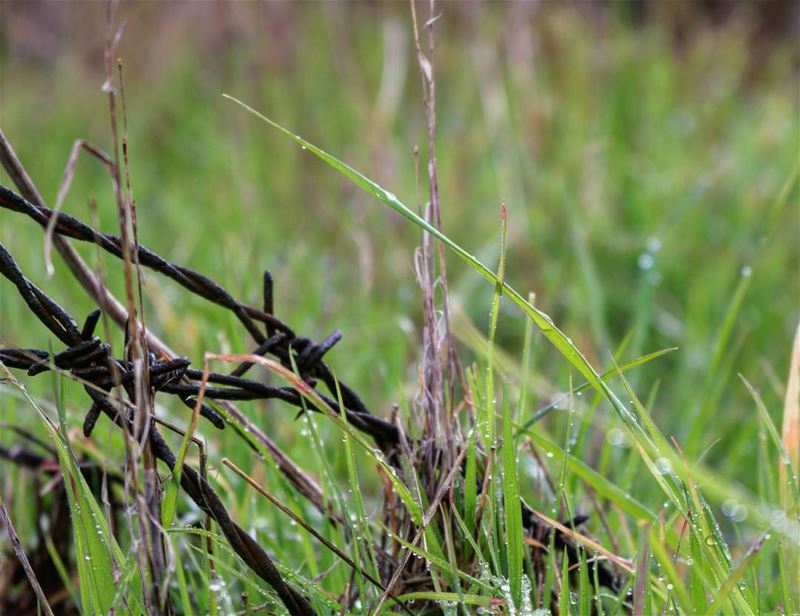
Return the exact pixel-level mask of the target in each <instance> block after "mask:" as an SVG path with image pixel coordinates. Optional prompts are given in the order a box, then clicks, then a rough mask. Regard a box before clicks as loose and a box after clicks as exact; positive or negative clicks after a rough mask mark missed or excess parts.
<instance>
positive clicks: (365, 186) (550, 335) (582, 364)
mask: <svg viewBox="0 0 800 616" xmlns="http://www.w3.org/2000/svg"><path fill="white" fill-rule="evenodd" d="M223 96H224V97H225V98H227V99H229V100H231V101H233V102H234V103H236V104H237V105H239V106H240V107H242V108H243V109H245V110H246V111H248V112H249V113H251V114H252V115H254V116H255V117H257V118H259V119H260V120H262V121H263V122H265V123H267V124H268V125H269V126H271V127H272V128H274V129H275V130H277V131H278V132H280V133H281V134H283V135H284V136H286V137H288V138H289V139H291V140H292V141H294V142H295V143H296V144H298V145H299V146H300V147H301V148H303V149H305V150H308V151H309V152H311V153H312V154H314V155H315V156H317V157H318V158H320V159H321V160H322V161H324V162H325V163H327V164H328V165H330V166H331V167H332V168H334V169H336V170H337V171H338V172H339V173H341V174H342V175H344V176H345V177H347V178H348V179H350V180H351V181H352V182H353V183H354V184H356V186H358V187H359V188H361V189H362V190H364V191H365V192H367V193H368V194H370V195H372V196H373V197H375V198H377V199H378V200H380V201H381V202H383V203H384V204H386V205H387V206H389V207H390V208H392V209H393V210H395V211H396V212H398V213H399V214H400V215H401V216H403V217H404V218H406V219H407V220H409V221H411V222H413V223H414V224H416V225H417V226H418V227H420V228H422V229H424V230H425V231H427V232H428V233H430V234H431V235H433V236H434V237H435V238H436V239H438V240H440V241H441V242H442V243H444V245H445V246H447V247H448V248H449V249H450V250H452V251H453V252H454V253H455V254H456V255H457V256H458V257H459V258H461V259H462V260H463V261H465V262H466V263H467V264H468V265H469V266H470V267H471V268H472V269H474V270H475V271H476V272H477V273H479V274H480V275H481V276H483V277H484V278H485V279H486V280H488V281H489V282H490V283H492V284H493V285H498V286H499V287H500V289H501V290H502V292H503V294H504V295H506V296H507V297H508V298H509V299H511V301H513V302H514V303H515V304H516V305H517V306H518V307H519V308H520V309H521V310H522V311H523V312H524V313H525V314H526V315H527V316H528V317H529V318H530V319H531V320H532V321H533V322H534V324H535V325H536V326H537V328H538V329H539V331H540V332H541V333H542V334H543V335H544V336H545V338H547V339H548V340H549V341H550V343H551V344H552V345H553V346H554V347H555V348H556V349H557V350H558V351H559V352H560V353H561V354H562V355H563V356H564V358H566V359H567V361H569V362H570V363H571V364H572V365H573V366H574V367H575V368H576V369H577V370H578V371H579V372H580V373H581V374H582V375H583V376H584V377H585V378H586V379H587V380H588V381H589V382H590V383H591V384H592V386H594V387H595V388H596V389H597V390H598V391H601V392H603V393H604V394H605V395H606V397H607V398H608V399H609V401H610V402H611V404H612V406H613V407H614V409H615V410H616V411H617V412H618V413H619V414H620V416H621V418H622V420H623V422H625V423H626V425H628V424H631V423H632V422H633V423H634V424H635V418H634V416H633V415H632V414H631V413H630V411H628V409H627V408H626V407H625V405H623V404H622V402H621V401H620V400H619V399H618V398H617V397H616V395H615V394H614V393H613V392H612V391H611V390H610V389H609V388H608V387H607V386H606V385H605V384H604V383H603V382H602V380H601V379H600V378H599V375H598V374H597V372H596V371H595V370H594V368H592V366H591V364H590V363H589V361H588V360H587V359H586V357H585V356H584V355H583V353H581V351H580V350H579V349H578V347H576V346H575V344H574V343H573V342H572V340H570V339H569V338H568V337H567V336H566V335H565V334H564V333H563V332H562V331H561V330H560V329H558V327H556V325H555V324H554V323H553V320H552V319H551V318H550V317H549V316H548V315H546V314H545V313H544V312H542V311H541V310H539V309H538V308H535V307H534V306H532V305H531V304H529V303H528V302H527V301H526V300H525V299H524V298H523V297H522V296H521V295H520V294H519V293H518V292H517V291H515V290H514V289H513V288H512V287H510V286H509V285H508V284H506V283H505V282H502V281H501V280H500V279H499V278H498V276H497V274H495V273H494V272H492V271H491V270H490V269H489V268H488V267H486V266H485V265H484V264H483V263H481V262H480V261H479V260H478V259H477V258H476V257H475V256H473V255H472V254H470V253H469V252H467V251H466V250H465V249H464V248H462V247H461V246H460V245H459V244H457V243H456V242H454V241H453V240H451V239H450V238H449V237H448V236H447V235H445V234H444V233H442V232H441V231H439V230H438V229H436V228H435V227H434V226H432V225H431V224H430V223H428V222H427V221H426V220H425V219H424V218H422V217H421V216H420V215H419V214H417V213H415V212H414V211H412V210H411V209H410V208H408V206H406V205H405V204H403V203H402V202H401V201H400V200H399V199H398V198H397V196H396V195H395V194H394V193H391V192H389V191H388V190H386V189H384V188H382V187H381V186H380V185H378V184H376V183H375V182H373V181H372V180H370V179H369V178H367V177H366V176H365V175H363V174H362V173H360V172H358V171H356V170H355V169H353V168H352V167H350V166H349V165H347V164H345V163H344V162H342V161H340V160H339V159H338V158H336V157H334V156H331V155H330V154H328V153H327V152H325V151H324V150H322V149H321V148H319V147H317V146H315V145H314V144H312V143H310V142H308V141H306V140H305V139H303V138H302V137H300V136H298V135H295V134H294V133H292V132H291V131H289V130H287V129H286V128H284V127H283V126H281V125H280V124H278V123H276V122H274V121H273V120H270V119H269V118H268V117H266V116H265V115H263V114H261V113H259V112H258V111H256V110H255V109H253V108H252V107H250V106H249V105H247V104H246V103H244V102H242V101H240V100H238V99H236V98H234V97H232V96H230V95H228V94H223Z"/></svg>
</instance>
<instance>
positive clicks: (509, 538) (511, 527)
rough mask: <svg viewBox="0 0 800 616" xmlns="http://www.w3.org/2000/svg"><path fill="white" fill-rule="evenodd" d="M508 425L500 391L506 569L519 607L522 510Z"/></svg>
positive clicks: (505, 398)
mask: <svg viewBox="0 0 800 616" xmlns="http://www.w3.org/2000/svg"><path fill="white" fill-rule="evenodd" d="M514 443H515V440H514V432H513V429H512V425H511V402H510V400H509V399H508V391H507V390H505V389H504V391H503V511H504V513H505V533H504V537H505V539H506V565H507V568H508V581H509V585H510V586H511V597H512V599H513V601H514V605H515V606H516V607H517V609H519V608H520V606H521V605H522V545H523V544H522V506H521V505H520V499H519V482H518V480H517V448H516V447H515V445H514Z"/></svg>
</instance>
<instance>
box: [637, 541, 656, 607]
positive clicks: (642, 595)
mask: <svg viewBox="0 0 800 616" xmlns="http://www.w3.org/2000/svg"><path fill="white" fill-rule="evenodd" d="M649 547H650V546H649V544H648V541H647V528H645V527H644V526H643V527H642V528H641V529H639V549H638V554H637V555H636V582H635V583H634V586H633V616H650V614H651V611H652V602H651V600H650V550H649Z"/></svg>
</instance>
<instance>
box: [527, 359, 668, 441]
mask: <svg viewBox="0 0 800 616" xmlns="http://www.w3.org/2000/svg"><path fill="white" fill-rule="evenodd" d="M677 350H678V347H669V348H666V349H661V350H660V351H655V352H653V353H648V354H647V355H642V356H641V357H637V358H636V359H634V360H633V361H629V362H628V363H626V364H623V365H621V366H619V368H616V367H614V368H611V369H610V370H607V371H606V372H604V373H602V374H601V375H600V379H601V380H603V381H607V380H609V379H610V378H611V377H612V376H617V375H618V374H619V373H620V372H623V373H624V372H626V371H628V370H631V369H632V368H638V367H639V366H643V365H644V364H646V363H648V362H650V361H653V360H654V359H657V358H659V357H661V356H662V355H666V354H667V353H672V352H673V351H677ZM591 385H592V384H591V383H589V382H588V381H587V382H584V383H581V384H580V385H578V386H577V387H576V388H575V389H573V390H572V392H571V393H574V394H579V393H581V392H583V391H585V390H586V389H589V387H591ZM569 395H570V392H567V393H566V394H564V395H563V396H561V397H560V398H558V399H557V400H554V401H553V402H551V403H550V404H548V405H547V406H546V407H544V408H543V409H541V410H539V411H537V412H536V413H535V414H534V415H533V417H531V418H530V419H528V420H526V421H525V423H523V424H522V426H521V427H520V428H519V429H520V430H522V429H525V428H529V427H530V426H532V425H533V424H535V423H536V422H537V421H539V420H540V419H542V418H543V417H544V416H545V415H547V414H548V413H549V412H550V411H552V410H553V409H555V408H557V407H558V405H559V404H561V403H562V402H564V401H566V400H567V398H569Z"/></svg>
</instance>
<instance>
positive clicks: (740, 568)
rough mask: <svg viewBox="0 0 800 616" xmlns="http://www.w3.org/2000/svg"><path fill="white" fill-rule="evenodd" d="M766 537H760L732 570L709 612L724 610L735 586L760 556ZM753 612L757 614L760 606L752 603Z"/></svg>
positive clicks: (714, 612)
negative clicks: (724, 605)
mask: <svg viewBox="0 0 800 616" xmlns="http://www.w3.org/2000/svg"><path fill="white" fill-rule="evenodd" d="M765 540H766V539H765V537H762V538H761V539H759V540H758V541H757V542H756V543H755V545H754V546H753V547H752V548H751V549H750V551H749V552H748V553H747V556H745V558H744V559H743V560H742V562H740V563H739V564H738V565H737V566H736V568H735V569H734V570H733V571H732V572H731V574H730V576H729V577H728V579H726V580H725V582H723V584H722V586H721V587H720V589H719V592H718V593H717V595H716V597H714V601H713V602H712V603H711V605H710V606H709V608H708V612H709V613H710V614H716V613H718V612H720V610H722V606H723V604H725V603H726V602H727V601H728V599H729V597H730V594H731V592H732V591H733V589H734V588H737V587H738V585H739V581H740V580H741V579H742V576H743V575H744V574H745V573H746V572H747V571H748V569H749V568H750V566H751V565H752V564H753V563H754V562H755V559H756V558H757V557H758V554H759V552H760V551H761V547H762V546H763V545H764V541H765ZM750 607H751V608H754V609H751V612H750V613H752V614H756V613H757V610H758V606H756V605H754V604H751V605H750Z"/></svg>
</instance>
